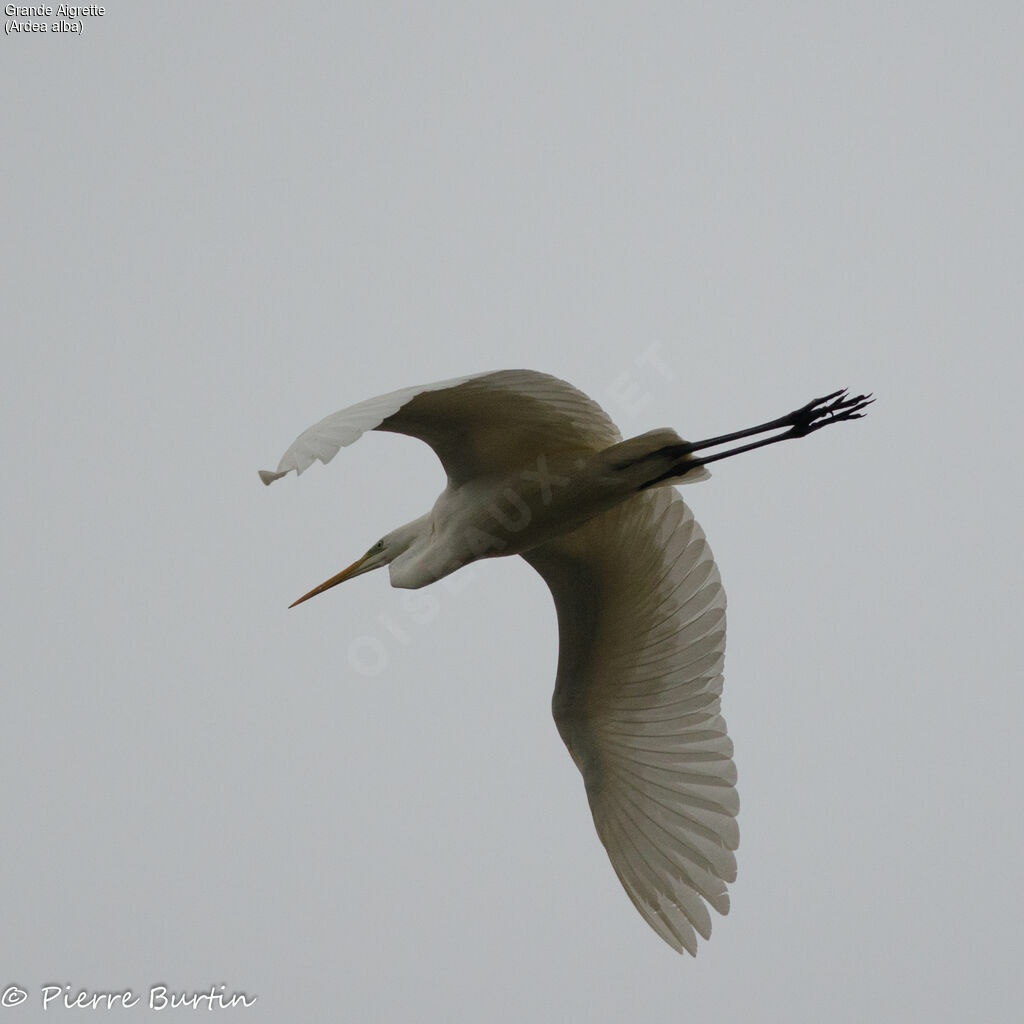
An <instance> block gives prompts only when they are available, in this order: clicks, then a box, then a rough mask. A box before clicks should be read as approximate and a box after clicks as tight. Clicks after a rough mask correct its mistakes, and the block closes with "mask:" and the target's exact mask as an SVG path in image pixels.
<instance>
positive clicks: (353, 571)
mask: <svg viewBox="0 0 1024 1024" xmlns="http://www.w3.org/2000/svg"><path fill="white" fill-rule="evenodd" d="M371 553H372V552H367V553H366V554H365V555H363V557H362V558H360V559H358V560H357V561H355V562H353V563H352V564H351V565H350V566H349V567H348V568H347V569H342V570H341V572H339V573H338V575H337V576H332V577H331V578H330V579H329V580H324V582H323V583H321V584H320V586H319V587H314V588H313V589H312V590H311V591H310V592H309V593H308V594H303V595H302V597H300V598H299V599H298V601H293V602H292V603H291V604H290V605H288V607H289V608H294V607H295V606H296V605H297V604H302V602H303V601H308V600H309V599H310V598H311V597H316V595H317V594H322V593H323V592H324V591H325V590H330V589H331V587H336V586H337V585H338V584H339V583H344V582H345V580H350V579H352V577H353V576H358V575H359V571H360V567H361V566H362V564H363V563H364V562H365V561H366V560H367V559H368V558H369V557H370V554H371Z"/></svg>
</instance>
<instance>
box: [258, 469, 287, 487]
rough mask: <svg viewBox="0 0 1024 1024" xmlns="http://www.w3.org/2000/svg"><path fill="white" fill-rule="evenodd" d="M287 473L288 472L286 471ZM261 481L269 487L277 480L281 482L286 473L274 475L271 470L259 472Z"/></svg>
mask: <svg viewBox="0 0 1024 1024" xmlns="http://www.w3.org/2000/svg"><path fill="white" fill-rule="evenodd" d="M286 472H287V471H286ZM259 474H260V479H261V480H262V481H263V482H264V483H265V484H266V485H267V486H268V487H269V486H270V485H271V484H272V483H273V482H274V481H275V480H280V479H281V477H283V476H284V475H285V474H284V473H272V472H271V471H270V470H269V469H261V470H260V471H259Z"/></svg>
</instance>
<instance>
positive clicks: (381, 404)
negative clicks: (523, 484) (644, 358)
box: [260, 370, 622, 486]
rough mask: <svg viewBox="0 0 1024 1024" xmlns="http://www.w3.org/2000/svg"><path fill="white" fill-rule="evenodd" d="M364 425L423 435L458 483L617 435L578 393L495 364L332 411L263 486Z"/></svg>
mask: <svg viewBox="0 0 1024 1024" xmlns="http://www.w3.org/2000/svg"><path fill="white" fill-rule="evenodd" d="M367 430H387V431H392V432H393V433H397V434H408V435H409V436H410V437H418V438H419V439H420V440H421V441H426V443H427V444H429V445H430V447H431V448H433V449H434V451H435V452H436V453H437V456H438V458H440V460H441V464H442V465H443V466H444V469H445V472H446V473H447V474H448V478H449V480H450V481H451V482H452V484H453V485H454V486H458V485H459V484H461V483H463V482H464V481H466V480H468V479H472V478H473V477H476V476H479V475H482V474H485V473H504V474H507V473H512V472H515V471H516V470H519V469H522V468H523V467H524V466H526V465H532V464H533V461H534V460H535V459H536V457H537V456H538V455H539V454H549V455H550V454H556V453H558V452H563V451H579V450H589V451H600V450H601V449H603V448H607V447H608V446H609V445H613V444H615V443H616V442H617V441H620V440H622V438H621V435H620V434H619V431H618V430H617V429H616V427H615V424H614V423H612V421H611V420H610V419H609V418H608V415H607V413H605V411H604V410H603V409H602V408H601V407H600V406H599V405H598V404H597V403H596V402H595V401H593V399H591V398H588V397H587V396H586V395H585V394H583V392H582V391H578V390H577V389H576V388H574V387H573V386H572V385H571V384H567V383H566V382H565V381H564V380H559V379H558V378H557V377H549V376H548V375H547V374H546V373H536V372H534V371H533V370H499V371H497V372H495V373H482V374H478V375H476V376H472V377H456V378H453V379H452V380H442V381H437V382H436V383H434V384H422V385H420V386H419V387H413V388H403V389H402V390H400V391H392V392H391V393H390V394H387V395H380V396H378V397H377V398H371V399H368V400H367V401H365V402H360V403H359V404H358V405H353V406H350V407H349V408H348V409H342V410H341V411H340V412H336V413H332V414H331V415H330V416H327V417H325V418H324V419H322V420H321V421H320V422H319V423H316V424H314V425H313V426H312V427H310V428H309V429H308V430H305V431H303V432H302V433H301V434H300V435H299V436H298V437H297V438H296V440H295V441H294V443H293V444H292V446H291V447H290V448H289V449H288V451H286V452H285V453H284V456H283V457H282V459H281V461H280V462H279V463H278V466H277V470H276V471H275V472H271V471H269V470H265V469H264V470H260V479H261V480H262V481H263V482H264V483H265V484H270V483H273V482H274V481H275V480H277V479H279V478H280V477H282V476H284V475H285V474H286V473H288V472H290V471H291V470H293V469H294V470H295V472H296V473H301V472H302V471H303V470H304V469H306V468H308V467H309V466H310V465H312V463H313V461H314V460H316V459H319V460H320V461H321V462H325V463H326V462H330V461H331V459H333V458H334V456H335V455H337V453H338V449H339V448H342V447H344V446H346V445H350V444H352V443H353V442H354V441H356V440H358V439H359V438H360V437H361V436H362V435H363V433H364V432H365V431H367Z"/></svg>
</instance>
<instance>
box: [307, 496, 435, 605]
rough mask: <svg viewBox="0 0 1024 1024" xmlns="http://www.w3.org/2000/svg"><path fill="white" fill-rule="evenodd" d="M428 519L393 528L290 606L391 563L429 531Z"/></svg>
mask: <svg viewBox="0 0 1024 1024" xmlns="http://www.w3.org/2000/svg"><path fill="white" fill-rule="evenodd" d="M428 520H429V516H422V517H421V518H419V519H415V520H413V522H411V523H407V524H406V525H405V526H400V527H399V528H398V529H397V530H392V531H391V533H389V534H387V535H386V536H384V537H381V539H380V540H379V541H377V543H376V544H374V545H373V547H371V548H370V550H369V551H367V552H366V554H365V555H363V557H362V558H358V559H356V561H354V562H353V563H352V564H351V565H350V566H349V567H348V568H347V569H342V570H341V572H339V573H338V574H337V575H336V576H332V577H331V578H330V579H329V580H324V582H323V583H321V584H320V586H318V587H314V588H313V589H312V590H311V591H310V592H309V593H308V594H303V595H302V597H300V598H299V599H298V600H297V601H293V602H292V603H291V604H290V605H289V606H288V607H289V608H294V607H295V606H296V605H297V604H302V602H303V601H308V600H309V599H310V598H311V597H316V596H317V594H322V593H323V592H324V591H325V590H330V589H331V587H336V586H337V585H338V584H339V583H344V582H345V581H346V580H351V579H354V578H355V577H356V576H362V575H363V573H364V572H372V571H373V570H374V569H381V568H383V567H384V566H385V565H389V564H390V563H391V562H393V561H394V560H395V559H396V558H398V556H399V555H403V554H405V553H406V552H407V551H408V550H409V549H410V548H411V547H412V546H413V545H414V544H415V543H416V541H417V540H420V539H421V538H422V537H424V536H425V535H426V534H428V533H429V530H430V525H429V522H428Z"/></svg>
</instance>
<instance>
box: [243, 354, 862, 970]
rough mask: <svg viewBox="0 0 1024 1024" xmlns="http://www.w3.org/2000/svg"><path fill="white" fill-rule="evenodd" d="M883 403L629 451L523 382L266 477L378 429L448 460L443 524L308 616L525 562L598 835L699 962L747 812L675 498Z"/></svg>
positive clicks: (415, 416) (315, 449) (657, 923)
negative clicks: (541, 603) (368, 582)
mask: <svg viewBox="0 0 1024 1024" xmlns="http://www.w3.org/2000/svg"><path fill="white" fill-rule="evenodd" d="M870 402H871V397H870V396H869V395H857V396H856V397H853V398H850V397H847V392H846V391H835V392H833V393H832V394H830V395H825V396H824V397H823V398H818V399H815V400H814V401H812V402H808V403H807V404H806V405H805V406H803V407H802V408H800V409H797V410H795V411H794V412H791V413H789V414H788V415H786V416H781V417H779V418H778V419H776V420H772V421H770V422H768V423H762V424H761V425H760V426H756V427H751V428H750V429H748V430H740V431H737V432H735V433H732V434H723V435H722V436H720V437H713V438H709V439H708V440H705V441H699V442H696V443H692V444H691V443H687V442H686V441H684V440H683V439H682V438H680V437H679V435H678V434H676V433H675V431H673V430H668V429H661V430H652V431H650V432H649V433H646V434H642V435H640V436H639V437H634V438H631V439H630V440H628V441H623V440H622V436H621V434H620V433H619V431H618V429H617V428H616V427H615V424H614V423H612V421H611V420H610V419H609V417H608V415H607V414H606V413H605V412H604V410H603V409H602V408H601V407H600V406H599V405H598V404H597V403H596V402H594V401H593V400H592V399H590V398H588V397H587V396H586V395H584V394H583V393H582V392H580V391H578V390H577V389H576V388H574V387H572V386H571V385H570V384H567V383H566V382H565V381H562V380H558V379H557V378H555V377H549V376H547V375H546V374H542V373H535V372H533V371H531V370H503V371H499V372H496V373H484V374H479V375H476V376H469V377H458V378H455V379H453V380H445V381H439V382H437V383H434V384H425V385H422V386H420V387H412V388H404V389H403V390H400V391H394V392H392V393H391V394H387V395H381V396H380V397H378V398H371V399H369V400H368V401H365V402H360V403H359V404H358V405H354V406H352V407H350V408H348V409H342V410H341V411H340V412H336V413H334V414H333V415H331V416H328V417H326V418H325V419H323V420H321V421H320V422H319V423H317V424H315V425H314V426H312V427H310V428H309V429H308V430H306V431H304V432H303V433H302V434H300V435H299V437H298V438H297V439H296V441H295V443H294V444H292V446H291V447H290V448H289V449H288V450H287V451H286V452H285V454H284V457H283V458H282V459H281V462H280V463H279V465H278V467H277V470H276V471H275V472H269V471H267V470H262V471H261V472H260V477H261V479H262V480H263V482H264V483H265V484H269V483H272V482H273V481H274V480H277V479H278V478H279V477H282V476H284V475H285V474H286V473H288V472H290V471H291V470H293V469H294V470H295V472H296V473H301V472H302V471H303V470H305V469H306V468H307V467H308V466H310V465H311V464H312V463H313V461H314V460H315V459H319V460H320V461H321V462H324V463H326V462H330V460H331V459H332V458H333V457H334V456H335V455H336V454H337V452H338V449H339V448H341V447H342V446H344V445H349V444H352V442H353V441H355V440H357V439H358V438H359V437H360V436H361V435H362V434H363V432H364V431H366V430H386V431H391V432H394V433H399V434H408V435H410V436H411V437H418V438H420V439H421V440H423V441H426V442H427V444H429V445H430V446H431V448H433V449H434V451H435V452H436V454H437V456H438V457H439V458H440V460H441V463H442V465H443V466H444V469H445V472H446V473H447V474H448V485H447V487H446V488H445V490H444V491H443V492H442V494H441V496H440V497H439V498H438V499H437V502H436V503H435V504H434V507H433V509H431V511H430V512H428V513H427V514H426V515H423V516H420V518H419V519H415V520H413V522H411V523H407V524H406V525H405V526H401V527H399V528H398V529H397V530H393V531H392V532H391V533H389V534H387V535H386V536H385V537H383V538H381V540H379V541H377V543H376V544H374V545H373V546H372V547H371V548H370V550H369V551H367V552H366V554H365V555H363V556H362V557H361V558H359V559H358V560H357V561H356V562H354V563H353V564H352V565H350V566H349V567H348V568H347V569H344V570H342V571H341V572H340V573H338V574H337V575H336V576H332V577H331V578H330V579H329V580H327V581H326V582H324V583H321V584H320V586H318V587H315V588H314V589H313V590H311V591H310V592H309V593H308V594H305V595H304V596H303V597H300V598H299V599H298V600H297V601H296V602H295V604H301V603H302V602H303V601H306V600H308V599H309V598H311V597H314V596H315V595H317V594H321V593H323V592H324V591H325V590H329V589H330V588H331V587H334V586H337V584H339V583H342V582H344V581H345V580H349V579H352V578H353V577H355V576H359V575H361V574H362V573H365V572H370V571H371V570H372V569H378V568H381V567H382V566H385V565H388V566H390V570H389V571H390V575H391V585H392V586H394V587H407V588H417V587H423V586H426V585H427V584H428V583H433V582H434V581H436V580H439V579H441V578H442V577H444V576H446V575H448V574H449V573H451V572H454V571H455V570H456V569H459V568H461V567H462V566H464V565H467V564H468V563H470V562H473V561H476V560H477V559H480V558H493V557H497V556H501V555H513V554H519V555H522V556H523V558H525V559H526V561H527V562H529V564H530V565H532V566H533V567H534V569H536V570H537V572H539V573H540V575H541V576H542V577H543V578H544V580H545V582H546V583H547V585H548V587H549V588H550V590H551V593H552V596H553V597H554V602H555V608H556V610H557V613H558V633H559V651H558V672H557V678H556V680H555V691H554V696H553V698H552V709H553V712H554V717H555V723H556V724H557V726H558V731H559V733H560V734H561V737H562V739H563V740H564V741H565V745H566V746H567V747H568V748H569V753H570V754H571V755H572V758H573V760H574V761H575V762H576V766H577V767H578V768H579V770H580V772H581V773H582V775H583V781H584V784H585V787H586V792H587V797H588V799H589V801H590V809H591V811H592V813H593V816H594V824H595V825H596V826H597V834H598V836H599V837H600V839H601V842H602V843H603V844H604V846H605V849H606V850H607V851H608V856H609V858H610V859H611V862H612V867H613V868H614V869H615V873H616V874H617V875H618V877H619V881H621V882H622V885H623V887H624V888H625V890H626V892H627V894H628V895H629V898H630V899H631V900H632V901H633V903H634V904H635V906H636V908H637V910H639V911H640V913H641V914H642V915H643V917H644V919H645V920H646V921H647V923H648V924H649V925H650V926H651V927H652V928H653V929H654V930H655V931H656V932H657V933H658V934H659V935H660V936H661V937H662V938H663V939H664V940H665V941H666V942H667V943H668V944H669V945H670V946H672V947H673V948H674V949H675V950H677V951H679V952H682V951H683V950H686V951H687V952H689V953H691V954H693V955H696V951H697V939H696V935H695V932H698V933H700V935H702V936H703V937H704V938H705V939H706V938H708V936H709V935H710V933H711V918H710V915H709V914H708V911H707V907H706V906H705V902H706V903H707V904H709V905H710V906H712V907H714V909H715V910H717V911H718V912H719V913H720V914H725V913H727V912H728V909H729V896H728V894H727V891H726V883H727V882H731V881H734V880H735V878H736V858H735V855H734V851H735V850H736V848H737V846H738V844H739V830H738V828H737V825H736V813H737V811H738V809H739V801H738V798H737V795H736V789H735V782H736V769H735V767H734V765H733V763H732V760H731V758H732V743H731V742H730V740H729V738H728V736H727V735H726V729H725V722H724V720H723V719H722V717H721V715H720V714H719V698H720V695H721V692H722V666H723V661H724V653H725V593H724V591H723V590H722V583H721V579H720V577H719V574H718V569H717V568H716V567H715V563H714V560H713V558H712V555H711V551H710V550H709V548H708V545H707V542H706V540H705V538H704V533H703V531H702V530H701V528H700V527H699V526H698V525H697V523H696V521H695V520H694V518H693V514H692V513H691V512H690V510H689V508H687V506H686V505H685V504H684V502H683V500H682V498H681V497H680V496H679V494H678V492H677V491H676V490H675V488H674V487H673V486H671V485H673V484H681V483H689V482H691V481H696V480H703V479H706V478H707V477H708V476H709V475H710V474H709V473H708V471H707V469H706V468H705V466H706V465H707V464H708V463H710V462H715V461H717V460H719V459H724V458H728V457H729V456H732V455H737V454H739V453H740V452H745V451H750V450H751V449H754V448H759V447H762V446H764V445H769V444H775V443H776V442H778V441H783V440H786V439H787V438H791V437H803V436H805V435H807V434H810V433H812V432H813V431H815V430H819V429H820V428H821V427H824V426H827V425H828V424H830V423H837V422H839V421H841V420H852V419H858V418H860V416H861V415H862V414H863V410H864V408H865V407H866V406H867V405H868V404H870ZM775 430H781V431H782V433H778V434H773V435H772V436H770V437H768V438H765V439H762V440H759V441H754V442H751V443H748V444H744V445H741V446H739V447H736V448H731V449H728V450H725V451H720V452H718V453H717V454H698V453H702V452H705V451H707V450H708V449H714V448H718V447H720V446H721V445H723V444H727V443H729V442H732V441H736V440H739V439H741V438H745V437H751V436H754V435H757V434H762V433H770V432H771V431H775ZM293 607H294V605H293Z"/></svg>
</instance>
